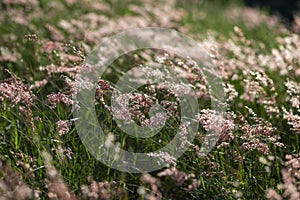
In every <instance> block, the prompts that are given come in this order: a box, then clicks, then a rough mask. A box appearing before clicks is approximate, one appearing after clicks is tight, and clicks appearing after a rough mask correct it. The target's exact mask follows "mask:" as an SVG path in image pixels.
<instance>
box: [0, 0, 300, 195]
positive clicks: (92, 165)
mask: <svg viewBox="0 0 300 200" xmlns="http://www.w3.org/2000/svg"><path fill="white" fill-rule="evenodd" d="M8 2H10V1H8ZM34 2H35V1H29V2H28V3H26V4H24V5H23V4H22V3H20V4H18V3H11V4H10V3H4V2H2V3H0V6H1V9H2V10H3V12H2V13H1V15H0V23H1V26H0V35H1V36H3V37H2V38H1V39H0V71H1V73H0V84H2V85H1V87H0V143H1V145H0V159H1V166H0V183H1V184H0V195H1V196H3V198H4V199H14V198H15V199H16V198H19V199H22V198H23V199H26V196H27V197H28V198H29V199H30V198H31V199H35V198H37V197H34V195H33V193H34V194H35V195H36V196H39V198H40V199H48V198H50V199H56V198H57V199H71V198H74V199H76V198H83V199H98V198H99V199H150V196H152V197H153V198H154V197H155V198H157V199H265V198H267V197H268V195H267V194H269V193H268V192H269V191H270V189H274V190H276V191H277V195H281V196H283V197H286V198H290V199H292V198H291V196H292V195H288V194H287V193H288V192H287V191H288V190H289V188H287V187H285V186H283V187H282V188H280V187H279V189H277V188H278V186H280V184H281V183H282V184H281V185H285V184H288V183H292V184H293V185H295V187H298V189H296V192H295V195H297V194H298V195H299V178H297V176H296V175H295V174H296V172H297V170H299V168H297V167H293V166H291V164H289V162H288V161H289V159H286V156H287V155H291V156H293V158H295V159H296V160H297V159H298V162H299V156H298V155H299V150H300V149H299V148H300V145H299V128H297V127H299V121H297V117H299V108H298V107H297V105H294V103H293V101H296V100H295V99H294V100H293V98H296V99H299V95H300V94H299V93H300V92H298V91H297V87H296V89H295V91H294V92H289V86H286V85H285V84H286V83H287V80H288V79H289V80H291V81H295V84H299V78H298V76H297V75H295V74H296V73H297V72H296V71H297V70H299V63H300V61H299V59H298V57H297V54H296V53H295V52H297V50H299V46H298V45H299V44H300V39H299V36H298V35H297V34H295V33H293V32H292V31H291V30H287V29H286V28H285V27H284V25H283V24H282V23H281V22H280V20H279V21H276V22H274V23H275V25H272V24H271V25H270V24H268V21H270V20H271V19H273V18H271V17H270V16H268V15H267V14H265V13H261V12H259V11H257V10H250V11H248V10H245V8H244V7H243V4H242V3H241V2H240V1H232V2H231V3H227V1H212V2H210V1H192V0H191V1H181V0H178V1H176V2H175V3H174V4H172V3H170V2H169V3H168V4H164V3H159V2H156V1H153V2H147V1H145V2H143V3H142V2H138V1H120V0H106V1H103V2H100V4H97V5H96V4H95V2H97V1H93V0H90V1H88V2H87V3H83V2H80V1H75V3H72V1H63V0H57V1H46V0H43V1H37V2H36V3H34ZM98 3H99V2H98ZM133 5H134V6H137V7H133ZM97 6H98V7H97ZM138 8H139V9H140V10H139V9H138ZM164 9H165V10H164ZM166 10H167V11H166ZM182 11H183V12H184V13H185V14H184V15H182V16H181V14H180V13H181V12H182ZM234 12H238V13H245V16H246V17H245V18H243V17H240V18H239V17H234V16H235V15H234V14H233V15H232V16H233V17H232V16H231V15H230V13H234ZM157 13H158V14H157ZM247 13H248V14H249V13H250V14H251V15H252V16H253V15H255V16H258V19H263V20H262V21H258V22H257V23H256V24H254V25H250V26H249V20H248V21H247V16H248V15H247ZM89 14H90V15H89ZM12 16H15V17H12ZM137 18H138V20H140V21H138V20H137ZM62 20H64V21H65V22H67V23H66V24H64V23H63V22H64V21H62ZM126 20H127V21H126ZM163 20H165V21H166V22H165V23H164V22H163ZM142 23H144V25H143V24H142ZM132 24H133V25H132ZM141 24H142V25H141ZM139 26H163V27H168V28H174V29H177V30H179V31H182V32H184V33H186V34H188V35H189V36H191V37H192V38H194V39H196V40H198V41H199V42H200V43H201V44H204V45H206V46H207V49H206V50H207V51H208V52H209V53H210V54H213V55H214V56H213V59H214V61H215V62H216V63H217V65H218V66H219V68H218V69H220V71H222V70H223V69H225V72H224V73H225V75H224V74H221V76H222V78H223V81H224V83H227V84H231V85H232V86H233V90H232V91H231V92H233V93H234V91H235V92H237V95H236V96H234V97H233V98H232V100H228V101H227V111H226V114H227V115H228V117H227V119H228V121H227V123H228V126H229V127H223V128H224V129H225V132H224V134H223V135H222V136H223V137H224V138H223V139H221V140H220V141H219V142H218V143H217V146H219V145H221V144H223V145H225V146H223V147H221V146H220V147H219V148H217V147H215V148H213V150H212V151H211V152H210V153H209V154H208V155H207V156H205V157H199V156H198V153H199V149H198V148H199V147H201V144H202V143H203V137H204V136H205V135H206V134H207V131H208V129H209V128H206V127H205V123H206V122H207V120H210V119H211V114H209V113H210V111H209V112H208V111H207V110H205V109H209V108H210V106H211V105H210V98H207V96H206V95H205V94H208V89H207V88H205V87H204V89H203V88H202V89H201V88H199V87H198V86H199V85H201V84H203V82H201V81H203V80H201V79H199V80H198V79H197V80H195V81H194V82H193V84H194V85H197V84H198V86H196V89H197V90H199V91H202V92H203V95H200V97H199V99H198V100H199V105H201V107H200V108H199V109H200V111H201V117H203V118H201V117H200V120H199V130H198V133H197V136H196V138H195V139H194V141H193V143H192V145H191V146H190V148H189V149H188V150H187V151H186V152H185V153H184V154H183V155H182V156H181V157H180V158H179V159H177V160H176V168H174V169H176V170H177V171H176V173H175V172H174V173H173V174H169V175H165V176H164V175H159V174H160V172H162V170H165V169H166V168H164V169H162V170H158V171H154V172H150V173H149V174H147V173H144V174H142V173H141V174H135V173H126V172H121V171H118V170H115V169H113V168H110V167H108V166H106V165H105V164H103V163H101V162H99V161H97V160H96V159H95V158H94V157H93V156H92V155H91V153H90V152H89V151H88V149H87V148H86V146H84V145H83V143H82V140H81V139H80V137H79V134H78V133H77V130H76V127H75V126H74V120H76V119H73V114H72V105H68V104H66V103H64V102H63V101H64V100H61V99H60V100H58V101H59V102H56V103H55V107H51V103H49V96H48V95H50V94H58V93H62V94H64V95H66V97H67V98H71V96H72V86H70V83H71V84H72V83H74V82H73V80H74V75H75V74H76V73H77V72H78V71H76V69H77V68H76V69H75V72H72V71H71V72H70V69H74V67H76V66H80V65H81V64H82V62H83V60H84V58H85V57H86V56H87V55H89V53H90V51H91V50H92V49H93V48H94V47H96V45H97V44H99V42H100V41H102V40H103V39H104V38H105V37H109V36H112V35H114V34H115V33H118V32H120V31H123V30H127V29H131V28H133V27H139ZM66 27H67V28H66ZM99 27H100V28H99ZM237 27H239V28H240V30H241V32H242V33H241V32H240V31H239V29H237ZM293 34H295V35H296V36H295V38H296V39H294V40H295V41H294V42H292V43H291V44H290V43H288V42H287V40H288V39H287V38H289V37H293ZM279 37H282V38H285V41H284V42H281V43H280V42H278V40H277V39H278V38H279ZM291 40H292V39H291ZM211 47H214V48H215V49H216V50H215V51H214V50H211ZM274 50H278V51H279V56H277V57H276V55H274ZM272 52H273V54H272ZM286 52H288V53H286ZM286 54H289V55H290V57H291V60H289V57H288V56H289V55H287V56H286ZM157 56H161V57H163V58H164V59H165V60H166V61H165V64H166V65H171V66H176V65H178V60H181V61H182V62H184V63H186V64H187V66H188V67H190V68H191V66H190V64H189V62H188V60H187V59H185V58H179V57H176V56H173V55H170V56H166V55H164V52H161V51H156V50H148V51H147V50H140V51H136V52H131V53H129V54H127V55H124V56H122V57H120V58H118V59H117V60H116V61H114V62H113V63H112V64H111V66H110V68H109V70H107V72H106V73H105V75H104V76H103V77H102V78H103V79H104V80H106V81H108V82H110V84H111V85H110V86H111V87H113V86H114V85H115V83H116V82H117V80H118V79H119V78H120V77H121V76H122V75H123V73H125V72H126V71H127V70H129V69H131V67H132V66H136V65H140V64H145V63H147V62H148V61H153V60H155V58H156V57H157ZM251 56H252V57H251ZM259 56H262V58H261V59H267V62H266V63H264V62H261V61H259V60H260V58H259ZM285 56H286V57H285ZM278 57H280V58H284V59H283V60H282V61H281V60H278V59H277V58H278ZM253 60H254V61H253ZM278 63H279V64H278ZM51 64H52V65H53V66H52V67H51ZM276 64H278V66H276V67H275V68H274V67H273V68H272V65H276ZM289 65H291V66H292V69H291V70H290V71H288V72H287V73H283V72H282V71H284V70H285V68H286V67H287V66H289ZM222 67H223V68H222ZM179 68H180V66H179ZM172 69H173V68H172ZM181 69H182V68H181ZM247 70H251V71H252V72H253V73H252V74H251V72H249V71H247ZM255 72H258V73H259V74H255ZM42 80H45V84H44V85H43V84H42V85H41V86H34V85H38V83H37V82H36V81H42ZM68 81H69V82H68ZM248 83H249V84H253V85H250V86H247V84H248ZM265 83H266V84H265ZM5 84H8V86H7V85H5ZM6 86H7V87H12V92H10V93H6V92H7V91H8V90H9V89H8V88H5V87H6ZM30 86H32V87H30ZM147 86H149V87H150V86H151V85H147ZM299 88H300V87H299ZM13 91H15V93H13ZM139 92H140V93H142V92H144V93H147V92H149V93H150V94H153V93H151V91H150V90H149V88H148V87H141V88H139ZM253 92H254V93H255V95H254V96H253V99H251V98H252V96H251V95H252V94H253ZM101 93H102V94H103V95H104V102H105V103H106V106H108V107H110V106H111V105H110V101H109V100H110V99H111V93H110V91H109V90H106V89H103V88H101ZM24 94H28V95H29V96H30V97H32V100H30V101H29V100H28V99H29V97H28V96H22V95H24ZM231 94H232V93H230V92H229V93H228V95H229V96H230V95H231ZM18 98H19V99H18ZM156 98H157V99H158V100H159V102H160V103H161V100H165V101H168V102H173V103H177V104H178V102H176V100H174V99H175V97H174V94H172V92H170V91H168V90H161V91H159V92H158V94H157V96H156ZM97 100H98V101H97V102H98V103H97V115H98V121H99V124H100V125H101V126H102V128H103V129H104V130H105V131H106V132H111V133H112V134H113V135H114V136H115V138H116V139H115V140H116V141H119V142H120V147H121V148H123V149H128V150H130V151H134V152H151V151H153V150H157V149H159V148H160V147H161V146H163V145H164V144H167V143H168V142H169V141H170V140H171V139H172V138H173V136H174V132H175V131H177V130H180V124H179V123H178V122H179V121H180V119H179V118H178V115H175V117H173V118H169V119H168V120H167V122H166V124H165V126H164V128H163V129H162V131H161V132H160V134H158V135H156V136H154V137H151V138H149V139H140V138H139V139H137V138H135V137H132V136H129V135H127V134H126V133H124V131H122V130H121V129H120V128H118V127H117V125H116V122H115V121H114V120H113V117H112V115H111V113H110V112H109V111H107V109H106V107H105V105H104V104H103V101H101V100H102V99H101V98H99V99H97ZM14 101H17V103H16V104H14V103H13V102H14ZM28 101H29V102H28ZM133 102H134V101H133ZM132 104H134V103H132ZM136 104H137V106H138V109H137V111H136V110H134V111H132V112H136V118H135V119H136V121H137V122H138V123H140V124H141V123H143V122H144V121H143V120H145V119H144V118H143V117H141V115H142V114H143V112H142V111H144V110H146V111H149V110H147V109H148V108H144V107H143V106H141V105H140V102H139V101H137V102H136ZM139 106H141V107H139ZM166 108H170V109H171V107H166ZM271 109H273V110H276V111H272V110H271ZM284 109H285V110H287V111H291V113H290V118H289V117H288V116H287V115H288V114H286V113H284ZM270 110H271V111H270ZM140 112H141V113H140ZM172 112H173V114H174V112H175V111H170V113H172ZM175 113H176V112H175ZM145 116H146V118H148V117H149V115H148V114H145ZM292 117H294V118H293V119H294V120H293V119H291V118H292ZM59 120H66V121H68V122H69V123H71V126H70V127H67V126H66V127H63V128H65V129H67V131H66V133H65V134H61V135H60V134H59V127H58V125H57V122H58V121H59ZM230 125H232V126H234V128H233V129H231V128H230ZM293 128H294V129H293ZM222 130H223V129H222ZM226 138H227V139H226ZM159 141H161V142H159ZM222 142H223V143H222ZM277 142H278V143H277ZM281 143H282V144H283V145H284V146H281V145H280V144H281ZM265 148H268V150H265ZM45 152H48V153H49V154H50V155H51V158H50V162H48V161H47V156H45ZM4 161H7V162H8V166H9V167H6V165H5V164H4V163H5V162H4ZM294 161H295V160H294ZM295 162H296V161H295ZM51 165H53V166H54V167H55V168H54V169H52V168H51ZM10 167H11V168H12V170H11V171H17V173H18V174H19V175H15V176H14V175H12V174H13V173H12V172H11V171H10ZM283 169H290V171H291V176H292V177H294V179H293V180H292V181H290V182H289V179H288V178H286V176H283V171H282V170H283ZM55 170H57V171H58V173H59V176H58V175H57V176H56V175H54V176H53V174H52V175H51V172H52V173H53V171H54V172H55ZM191 174H193V176H192V175H191ZM189 175H191V177H190V176H189ZM182 177H184V178H186V179H187V180H186V181H184V182H183V183H181V182H180V181H181V180H180V179H181V178H182ZM10 179H11V180H15V179H17V180H18V183H16V184H15V183H13V182H10ZM59 180H63V181H62V182H63V184H62V185H65V186H66V188H64V187H63V186H61V185H59V184H60V182H59ZM21 183H22V184H23V183H24V185H26V187H28V188H29V192H28V189H27V190H25V189H23V190H20V191H19V190H18V189H17V188H18V187H19V186H20V185H21ZM96 183H97V184H98V185H97V186H95V184H96ZM192 183H194V186H195V188H192V189H189V187H192V185H193V184H192ZM93 184H94V185H93ZM105 184H106V185H105ZM55 185H58V186H60V187H59V188H58V189H57V188H55ZM17 186H18V187H17ZM86 186H87V187H86ZM97 187H98V189H97ZM19 188H21V187H19ZM26 191H27V192H26ZM22 192H23V193H22ZM61 192H62V193H65V192H67V193H69V194H70V196H69V197H67V196H63V195H62V194H61ZM297 192H298V193H297ZM296 193H297V194H296ZM20 194H23V196H22V195H21V196H18V195H20ZM273 195H275V194H273ZM75 196H76V197H75Z"/></svg>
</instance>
